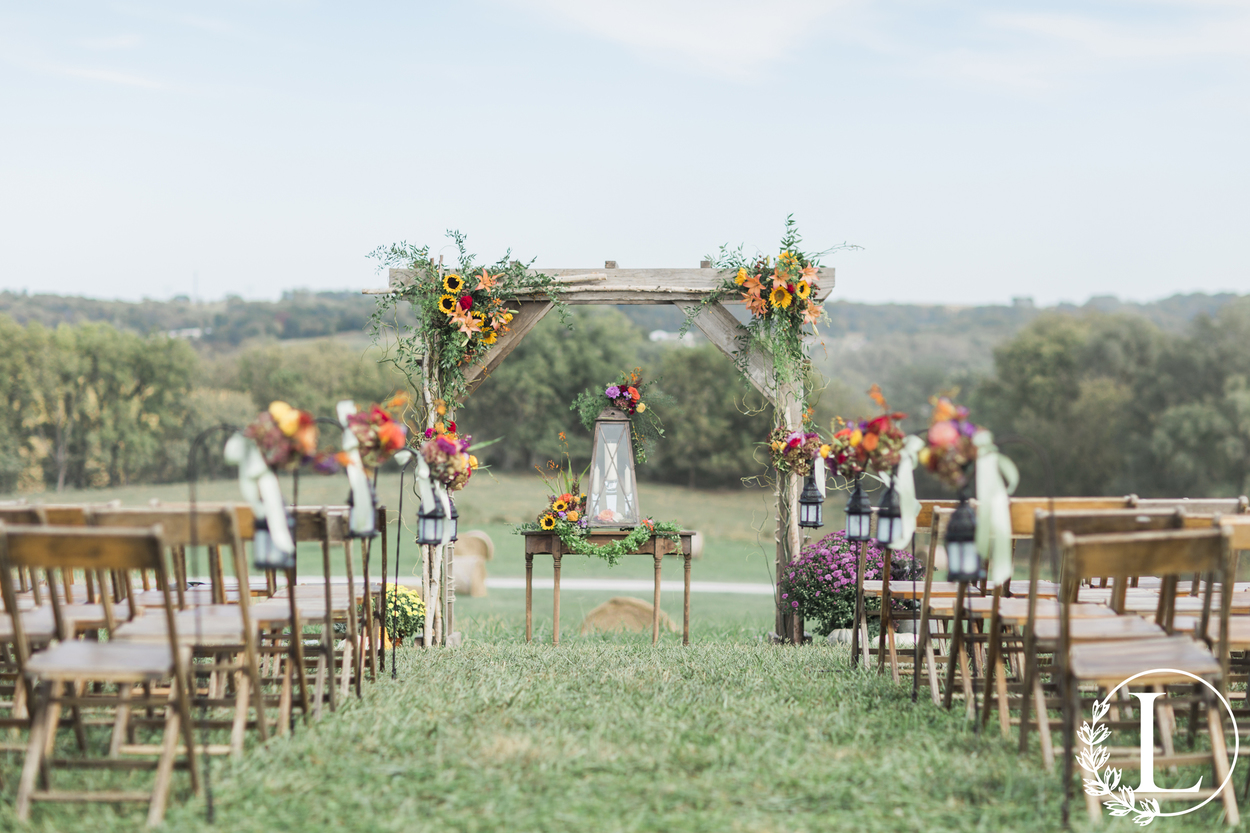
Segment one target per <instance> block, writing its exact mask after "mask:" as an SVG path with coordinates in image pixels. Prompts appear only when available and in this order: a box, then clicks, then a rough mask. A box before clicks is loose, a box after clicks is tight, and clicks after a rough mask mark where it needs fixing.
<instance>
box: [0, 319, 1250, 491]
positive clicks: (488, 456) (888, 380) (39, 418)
mask: <svg viewBox="0 0 1250 833" xmlns="http://www.w3.org/2000/svg"><path fill="white" fill-rule="evenodd" d="M1168 323H1169V326H1166V327H1165V326H1160V324H1158V323H1155V322H1154V321H1152V320H1150V319H1148V318H1146V317H1144V316H1142V315H1139V314H1136V312H1135V311H1129V312H1111V313H1106V312H1098V311H1095V310H1090V309H1082V310H1078V311H1076V312H1072V311H1041V312H1039V313H1037V314H1036V315H1033V316H1031V317H1030V320H1029V323H1026V324H1024V325H1023V328H1022V329H1020V328H1016V329H1015V331H1014V335H1011V336H1009V337H1007V338H1006V340H1004V341H1002V342H1001V343H999V344H998V346H997V347H995V348H994V349H993V361H992V365H991V366H990V367H988V368H986V369H984V370H980V369H978V368H977V367H975V366H973V365H971V364H969V363H966V362H960V361H958V360H957V358H958V357H957V356H954V355H953V354H952V355H951V356H950V357H949V358H948V356H947V355H944V354H943V353H942V352H941V345H942V342H941V341H936V342H935V341H929V342H924V345H925V349H923V350H919V349H911V350H908V349H902V348H899V349H895V350H893V351H891V350H889V349H874V350H871V351H869V350H864V349H858V348H854V342H853V339H851V338H850V336H851V335H853V334H847V333H840V332H838V331H836V330H835V331H834V332H832V333H828V334H826V339H828V340H830V341H831V342H835V343H839V344H842V347H841V348H839V349H840V352H835V353H833V354H832V355H833V358H832V359H830V358H829V356H827V355H826V356H825V357H824V358H823V359H822V358H820V357H819V356H818V357H817V366H818V367H819V368H820V369H821V370H822V371H823V373H824V379H823V380H816V383H815V384H813V386H812V387H813V395H812V401H813V405H814V412H815V417H814V418H815V424H816V426H817V428H819V429H821V430H822V431H824V430H827V429H828V426H829V421H830V419H831V418H832V417H833V415H834V414H840V415H842V416H846V417H858V416H861V415H864V416H867V415H871V413H872V405H871V403H870V402H869V401H868V399H867V397H866V396H865V395H864V392H865V391H866V390H867V387H868V386H869V385H870V384H871V383H872V382H874V381H876V382H880V383H881V385H882V387H883V389H884V390H885V393H886V395H887V396H888V397H889V398H890V404H891V406H892V407H895V408H899V409H900V410H904V411H907V412H908V413H909V414H910V416H909V418H908V420H907V421H906V422H905V423H904V426H905V428H907V429H908V430H911V431H922V430H924V428H925V425H926V423H927V404H926V402H927V399H928V397H929V396H931V395H932V394H934V393H937V392H939V391H949V390H951V389H953V388H956V387H957V388H959V390H960V393H959V397H958V398H959V400H960V401H962V402H964V403H965V404H968V405H969V406H970V407H971V408H972V415H973V419H974V420H976V421H977V422H979V423H981V424H983V425H985V426H987V427H989V428H991V429H992V430H993V431H994V432H995V434H996V436H999V437H1000V438H1004V439H1005V438H1008V437H1009V436H1010V435H1013V434H1015V435H1022V436H1026V437H1029V438H1031V439H1033V440H1034V441H1036V442H1037V443H1039V444H1040V445H1041V446H1042V448H1043V449H1044V451H1045V455H1046V457H1047V459H1048V461H1049V464H1050V467H1051V469H1052V471H1053V476H1054V488H1055V490H1056V493H1057V494H1082V495H1099V494H1112V495H1119V494H1128V493H1136V494H1138V495H1141V496H1143V497H1145V496H1151V495H1172V496H1180V495H1188V496H1191V497H1202V496H1221V495H1238V494H1242V493H1245V492H1247V491H1250V354H1247V352H1246V351H1245V350H1244V349H1243V345H1245V344H1246V343H1248V341H1247V339H1248V338H1250V298H1245V299H1237V300H1233V301H1231V302H1228V303H1225V304H1223V305H1222V306H1220V307H1219V308H1218V309H1217V310H1216V311H1215V312H1214V313H1213V314H1205V313H1202V314H1199V315H1197V317H1195V318H1193V319H1192V320H1191V321H1190V322H1189V323H1188V324H1187V325H1172V323H1171V322H1168ZM945 337H946V336H942V338H945ZM903 338H904V336H899V337H898V338H897V339H896V340H901V339H903ZM848 344H849V345H851V346H850V347H847V345H848ZM194 345H195V346H193V342H189V341H187V340H185V339H179V338H171V337H169V336H168V335H165V334H162V333H156V334H152V335H140V334H138V333H136V332H133V331H131V330H128V329H124V328H119V327H116V326H114V325H113V324H110V323H104V322H84V323H78V324H72V325H71V324H61V325H59V326H55V327H52V326H45V325H44V324H42V323H40V322H39V321H28V322H27V323H25V324H18V323H16V322H15V321H13V320H12V319H10V318H8V317H6V316H0V396H2V397H3V399H2V400H0V401H3V402H4V403H5V404H6V405H7V407H6V408H5V409H4V411H3V415H2V416H0V492H2V493H6V494H11V493H15V492H36V491H42V490H56V489H59V488H90V487H100V486H111V485H121V484H126V483H143V482H172V481H180V480H182V479H183V478H184V477H185V473H186V458H187V453H188V451H189V448H190V441H191V438H193V437H194V436H195V435H196V434H197V433H199V432H200V431H202V430H204V429H206V428H208V427H210V426H213V425H217V424H221V423H229V424H236V425H238V424H243V423H245V422H247V421H248V420H250V419H251V418H252V417H253V416H254V415H255V414H256V412H257V411H258V410H259V409H262V408H264V407H266V406H267V404H268V403H269V402H270V401H271V400H273V399H284V400H286V401H288V402H291V403H292V404H294V405H297V406H299V407H301V408H305V409H308V410H311V411H313V412H314V413H317V414H320V415H326V416H329V415H331V414H332V413H333V407H334V403H335V402H337V401H338V400H339V399H342V398H352V399H356V400H358V401H362V402H371V401H377V400H380V399H383V398H385V397H387V396H389V395H390V394H391V393H392V392H394V391H396V390H399V389H402V388H404V387H406V386H407V384H408V381H407V380H406V379H405V378H403V376H402V375H401V374H399V373H398V371H396V370H395V369H394V368H393V367H392V366H391V365H389V364H388V363H387V362H385V361H384V360H381V359H382V358H383V355H382V353H381V351H380V350H379V349H377V348H376V347H370V346H369V345H368V341H367V339H366V338H364V337H363V335H359V334H358V335H356V336H355V337H353V338H322V339H310V340H298V341H292V340H287V341H280V340H276V339H269V340H260V339H254V340H252V341H250V342H244V343H243V345H242V346H241V347H240V348H238V349H235V350H221V349H218V348H215V347H213V346H212V345H206V344H203V343H198V342H195V343H194ZM817 352H819V351H817ZM634 367H641V368H642V369H643V372H644V374H645V375H646V377H647V378H656V377H658V378H660V379H661V382H660V387H661V388H662V389H663V390H664V392H665V393H667V394H669V395H670V396H672V397H673V398H674V399H675V400H676V402H675V404H674V405H673V406H671V407H669V408H665V409H663V410H662V412H661V416H662V417H663V419H664V424H665V432H666V436H665V439H664V440H663V441H662V442H661V443H660V444H659V446H658V447H657V448H656V449H655V450H654V452H653V453H652V454H651V458H650V461H649V462H648V464H647V465H646V466H644V467H642V468H641V469H640V470H639V475H640V476H642V477H645V478H648V479H653V480H664V481H670V482H675V483H680V484H683V485H688V486H692V487H702V488H726V487H734V486H737V485H738V484H739V483H740V482H741V479H742V478H744V477H752V476H766V475H767V473H768V472H767V464H766V461H767V456H766V455H765V454H764V453H763V451H762V448H761V446H760V443H761V441H762V440H763V438H764V437H765V435H766V434H767V433H768V430H769V428H770V427H771V426H770V421H771V414H770V412H769V410H768V409H767V408H766V407H765V403H764V401H763V399H762V398H761V397H760V396H759V395H758V394H756V393H755V392H754V391H753V390H751V389H750V388H748V387H746V386H745V385H744V384H743V383H742V381H741V380H740V379H739V377H738V376H737V373H736V371H735V369H734V367H733V365H732V364H731V362H730V361H729V360H728V359H726V358H725V357H724V356H723V355H721V354H720V353H719V352H718V351H717V350H716V349H715V348H714V347H712V346H711V345H708V344H706V343H700V344H697V345H696V346H685V345H681V344H676V343H674V342H652V341H650V340H648V339H647V338H646V336H645V335H644V334H643V331H642V330H641V329H640V328H639V327H638V326H636V325H635V323H634V322H633V321H632V320H631V319H630V318H629V317H627V316H626V315H624V314H623V313H622V312H621V311H620V310H618V309H613V308H577V309H575V310H574V311H573V313H572V328H571V329H570V328H567V327H565V326H563V325H562V324H561V323H560V322H559V320H558V319H557V318H556V317H555V316H549V317H548V318H547V319H544V320H543V321H542V322H541V323H540V324H539V325H538V326H537V327H536V328H535V329H534V331H533V332H531V333H530V334H529V335H528V336H527V337H526V339H525V340H524V341H523V342H521V344H520V346H518V347H517V349H516V350H515V351H514V352H513V354H512V355H511V356H510V357H509V358H508V359H507V361H505V362H504V363H503V364H502V365H501V366H500V367H499V368H498V369H497V370H496V371H495V372H494V373H493V374H492V375H491V376H490V377H489V378H488V379H487V380H486V381H485V382H484V383H483V384H482V386H481V387H480V388H479V389H478V390H477V391H476V392H475V393H474V394H473V395H472V396H471V397H470V398H469V400H468V401H467V402H466V403H465V405H464V406H463V407H462V408H461V410H460V412H459V414H458V415H457V417H458V421H459V427H460V428H461V430H462V431H465V432H468V433H471V434H473V435H474V437H475V438H476V439H477V440H479V441H485V440H490V439H496V438H499V439H500V442H498V443H496V444H494V445H492V446H491V447H489V448H486V449H484V451H483V454H482V457H483V459H484V460H485V461H486V462H488V463H489V464H490V465H492V466H493V467H495V468H496V469H498V470H504V471H508V470H512V471H521V470H528V469H530V468H531V467H532V466H535V465H541V464H543V463H545V462H546V461H547V460H548V459H556V458H558V457H559V456H560V455H561V454H562V453H563V452H564V451H567V452H568V453H569V454H570V456H571V457H572V458H573V460H574V461H575V462H580V463H581V464H584V462H585V461H586V459H588V457H589V453H590V436H589V434H588V433H587V432H586V431H585V430H584V429H583V428H582V427H581V426H580V424H579V423H578V421H577V418H576V415H575V414H574V413H573V412H572V411H571V410H570V409H569V405H570V403H571V402H572V401H573V399H574V398H575V397H576V396H577V394H578V393H579V392H581V391H582V390H584V389H587V388H591V389H594V388H597V387H601V386H603V385H605V384H607V383H609V382H611V381H613V380H614V379H615V377H616V376H617V375H618V374H619V373H620V372H621V371H624V370H630V369H632V368H634ZM561 435H563V439H561ZM1004 451H1005V452H1007V453H1008V454H1009V455H1010V456H1011V457H1012V458H1013V459H1015V460H1016V462H1017V463H1018V464H1019V466H1020V468H1021V472H1022V485H1021V492H1022V493H1029V494H1045V493H1046V491H1047V490H1048V488H1049V487H1048V485H1047V477H1046V475H1045V467H1044V465H1043V463H1042V462H1041V461H1039V460H1038V459H1036V457H1035V456H1034V455H1033V452H1032V451H1030V450H1028V449H1027V448H1025V447H1024V446H1018V445H1011V444H1009V443H1008V444H1005V445H1004ZM918 486H919V489H920V492H921V493H922V494H925V495H931V496H938V495H940V494H941V490H940V487H938V486H937V485H936V484H934V483H931V482H928V481H927V480H925V479H924V477H923V476H922V477H921V479H920V482H919V483H918Z"/></svg>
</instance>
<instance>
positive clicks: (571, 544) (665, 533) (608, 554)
mask: <svg viewBox="0 0 1250 833" xmlns="http://www.w3.org/2000/svg"><path fill="white" fill-rule="evenodd" d="M548 517H550V521H554V524H553V525H552V526H551V527H550V528H547V529H544V528H543V527H542V526H541V525H539V523H537V522H534V521H531V522H529V523H524V524H521V525H520V526H518V527H517V529H516V531H517V533H518V534H519V533H524V532H555V533H556V535H558V536H560V542H561V543H562V544H564V546H565V547H567V548H568V551H569V552H571V553H576V554H577V555H594V556H597V557H599V558H602V559H603V560H604V561H606V562H608V564H609V565H610V566H616V565H617V564H618V563H619V562H620V560H621V556H622V555H629V554H630V553H633V552H637V551H638V549H639V548H641V547H642V545H643V544H645V543H647V541H650V540H651V539H652V538H653V537H655V538H666V539H668V540H669V541H680V540H681V535H679V534H678V533H679V532H681V525H680V524H678V523H675V522H673V521H658V522H657V521H653V520H651V519H650V518H643V520H642V522H641V523H639V524H638V526H636V527H634V528H633V529H632V530H631V531H630V533H629V534H628V535H626V536H625V537H624V538H622V539H620V540H619V541H612V542H611V543H607V544H592V543H591V542H590V540H589V539H590V536H591V535H592V534H593V533H594V531H595V528H594V527H585V526H582V525H580V524H577V523H570V522H569V521H566V520H564V519H562V518H556V517H551V516H548Z"/></svg>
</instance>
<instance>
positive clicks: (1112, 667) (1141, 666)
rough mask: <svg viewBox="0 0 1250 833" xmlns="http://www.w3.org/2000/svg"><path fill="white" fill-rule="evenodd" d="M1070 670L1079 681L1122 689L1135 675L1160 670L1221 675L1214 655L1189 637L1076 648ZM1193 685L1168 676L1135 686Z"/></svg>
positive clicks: (1146, 679)
mask: <svg viewBox="0 0 1250 833" xmlns="http://www.w3.org/2000/svg"><path fill="white" fill-rule="evenodd" d="M1069 668H1071V670H1072V675H1073V676H1074V677H1075V678H1076V679H1077V680H1080V681H1084V682H1094V683H1098V684H1099V685H1102V686H1106V687H1108V688H1110V687H1114V686H1117V685H1119V684H1120V683H1122V682H1123V681H1124V680H1126V679H1128V678H1129V677H1132V676H1133V675H1135V674H1141V673H1142V672H1145V671H1152V670H1154V669H1156V668H1157V669H1169V670H1176V671H1187V672H1189V673H1190V674H1193V675H1195V676H1198V677H1204V678H1212V677H1217V676H1218V675H1219V673H1220V664H1219V662H1218V661H1217V660H1216V658H1215V657H1213V656H1211V652H1210V651H1208V650H1207V649H1206V648H1205V647H1204V646H1202V645H1200V644H1199V643H1197V642H1195V641H1194V640H1192V639H1190V638H1189V637H1188V636H1168V637H1163V638H1160V639H1131V640H1116V641H1111V642H1087V643H1084V644H1078V645H1073V646H1072V649H1071V654H1070V659H1069ZM1191 682H1193V680H1192V679H1190V678H1189V677H1186V676H1184V675H1181V674H1168V673H1166V672H1164V673H1160V674H1152V675H1150V676H1149V677H1142V678H1141V679H1140V680H1138V681H1137V683H1135V684H1141V685H1153V684H1159V685H1166V684H1168V683H1191Z"/></svg>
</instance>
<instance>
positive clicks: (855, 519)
mask: <svg viewBox="0 0 1250 833" xmlns="http://www.w3.org/2000/svg"><path fill="white" fill-rule="evenodd" d="M871 528H872V504H871V503H870V502H869V501H868V495H866V494H864V490H863V489H861V488H860V486H859V481H858V480H856V481H855V489H854V490H853V491H852V492H851V499H850V500H849V501H847V504H846V540H848V541H867V540H868V539H869V538H871V537H872V536H871V535H870V534H869V529H871Z"/></svg>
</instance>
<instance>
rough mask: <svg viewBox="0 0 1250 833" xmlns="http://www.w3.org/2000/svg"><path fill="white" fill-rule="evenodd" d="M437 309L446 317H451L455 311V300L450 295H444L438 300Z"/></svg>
mask: <svg viewBox="0 0 1250 833" xmlns="http://www.w3.org/2000/svg"><path fill="white" fill-rule="evenodd" d="M438 308H439V309H440V310H442V311H443V312H444V313H445V314H446V315H451V314H452V313H453V312H455V311H456V299H455V298H453V297H452V296H450V295H444V296H443V297H441V298H439V299H438Z"/></svg>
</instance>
